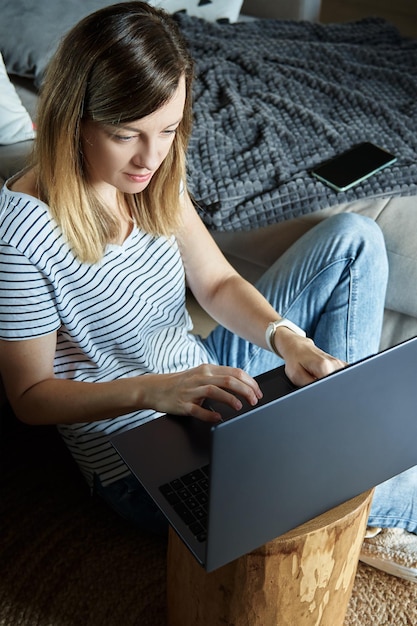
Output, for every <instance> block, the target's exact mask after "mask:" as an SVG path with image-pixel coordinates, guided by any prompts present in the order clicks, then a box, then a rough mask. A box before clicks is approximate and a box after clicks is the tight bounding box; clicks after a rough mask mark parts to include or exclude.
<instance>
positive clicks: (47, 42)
mask: <svg viewBox="0 0 417 626" xmlns="http://www.w3.org/2000/svg"><path fill="white" fill-rule="evenodd" d="M119 1H120V0H119ZM110 4H118V2H117V0H114V1H113V2H111V1H109V0H61V1H59V0H55V1H52V2H51V0H12V1H10V2H5V3H3V7H2V15H1V20H0V52H1V53H2V54H3V59H4V63H5V65H6V68H7V72H8V73H9V74H17V75H18V76H24V77H29V78H32V79H34V81H35V85H36V86H37V87H39V86H40V83H41V82H42V76H43V73H44V71H45V67H46V65H47V63H48V61H49V59H50V57H51V56H52V54H53V53H54V51H55V49H56V47H57V45H58V43H59V41H60V39H61V38H62V36H63V35H64V34H65V33H66V32H67V31H68V30H69V29H70V28H72V26H74V24H76V23H77V22H78V21H79V20H80V19H82V18H83V17H85V16H86V15H88V14H90V13H92V12H93V11H96V10H97V9H100V8H102V7H104V6H108V5H110ZM149 4H152V5H155V6H161V7H163V8H164V9H165V10H166V11H168V12H175V11H184V12H187V13H188V14H189V15H194V16H196V17H201V18H204V19H207V20H210V21H215V20H220V19H227V20H229V21H235V20H236V19H237V18H238V15H239V11H240V8H241V6H242V4H243V0H227V2H226V1H225V0H204V2H202V0H149Z"/></svg>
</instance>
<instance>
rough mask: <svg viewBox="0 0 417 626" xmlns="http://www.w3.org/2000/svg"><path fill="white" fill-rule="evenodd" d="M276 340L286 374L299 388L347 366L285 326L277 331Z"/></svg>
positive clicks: (310, 340)
mask: <svg viewBox="0 0 417 626" xmlns="http://www.w3.org/2000/svg"><path fill="white" fill-rule="evenodd" d="M274 340H275V343H276V346H277V349H278V351H279V354H280V355H281V356H282V358H283V359H284V360H285V373H286V374H287V376H288V378H289V379H290V380H291V381H292V382H293V383H294V385H297V386H298V387H303V386H304V385H307V384H308V383H311V382H313V381H314V380H317V379H318V378H323V377H324V376H327V375H328V374H331V373H332V372H335V371H337V370H340V369H343V368H344V367H346V365H347V363H345V362H344V361H341V360H340V359H337V358H335V357H333V356H331V355H330V354H327V353H326V352H323V350H321V349H320V348H318V347H317V346H316V345H315V344H314V342H313V341H312V339H308V338H306V337H301V336H300V335H296V334H295V333H294V332H293V331H292V330H290V329H289V328H286V327H285V326H281V327H280V328H278V329H277V331H276V333H275V337H274Z"/></svg>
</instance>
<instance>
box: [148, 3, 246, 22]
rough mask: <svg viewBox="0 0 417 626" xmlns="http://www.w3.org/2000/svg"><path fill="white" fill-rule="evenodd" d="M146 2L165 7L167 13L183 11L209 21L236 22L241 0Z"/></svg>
mask: <svg viewBox="0 0 417 626" xmlns="http://www.w3.org/2000/svg"><path fill="white" fill-rule="evenodd" d="M148 4H151V5H152V6H155V7H161V8H162V9H165V11H167V13H175V12H176V11H184V13H187V15H193V16H194V17H200V18H202V19H205V20H208V21H210V22H215V21H216V20H229V21H230V22H236V21H237V19H238V17H239V13H240V9H241V8H242V4H243V0H148Z"/></svg>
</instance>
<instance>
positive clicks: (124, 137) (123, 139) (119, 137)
mask: <svg viewBox="0 0 417 626" xmlns="http://www.w3.org/2000/svg"><path fill="white" fill-rule="evenodd" d="M113 137H114V138H115V139H116V141H120V142H122V143H125V142H127V141H131V140H132V139H134V136H133V135H129V136H128V135H113Z"/></svg>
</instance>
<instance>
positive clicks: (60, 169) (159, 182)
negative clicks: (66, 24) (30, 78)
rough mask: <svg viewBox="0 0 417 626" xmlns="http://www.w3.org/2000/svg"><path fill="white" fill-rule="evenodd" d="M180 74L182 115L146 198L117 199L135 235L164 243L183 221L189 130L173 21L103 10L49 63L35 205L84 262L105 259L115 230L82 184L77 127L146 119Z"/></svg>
mask: <svg viewBox="0 0 417 626" xmlns="http://www.w3.org/2000/svg"><path fill="white" fill-rule="evenodd" d="M182 76H184V78H185V85H186V101H185V107H184V116H183V119H182V121H181V123H180V125H179V126H178V129H177V132H176V134H175V138H174V141H173V144H172V146H171V148H170V151H169V153H168V155H167V157H166V159H165V160H164V161H163V163H162V164H161V166H160V167H159V169H158V171H157V172H156V173H155V174H154V176H153V177H152V179H151V181H150V183H149V185H148V186H147V187H146V189H145V190H144V191H142V192H141V193H140V194H126V196H124V195H122V197H123V198H124V200H125V201H126V202H127V203H128V206H129V208H130V211H131V214H132V217H133V219H134V220H135V221H136V223H137V224H138V225H139V227H141V228H142V229H144V230H145V231H146V232H148V233H150V234H152V235H155V236H158V235H165V236H169V235H171V234H173V233H175V231H176V230H177V229H178V227H179V225H180V223H181V219H180V215H181V206H180V195H179V190H180V186H181V184H183V185H185V184H186V171H185V169H186V160H185V154H186V149H187V144H188V140H189V136H190V133H191V124H192V110H191V100H192V97H191V90H192V80H193V62H192V59H191V57H190V55H189V52H188V49H187V46H186V44H185V42H184V40H183V38H182V35H181V34H180V31H179V29H178V27H177V25H176V23H175V21H174V20H173V19H172V18H171V17H169V16H168V15H167V14H166V13H165V12H164V11H162V10H159V9H155V8H153V7H151V6H150V5H148V4H146V3H144V2H125V3H120V4H116V5H113V6H110V7H106V8H104V9H101V10H99V11H96V12H95V13H93V14H91V15H89V16H87V17H86V18H84V19H83V20H81V21H80V22H79V23H78V24H77V25H76V26H75V27H74V28H73V29H72V30H71V31H70V32H69V33H68V34H67V35H66V37H65V38H64V39H63V41H62V43H61V45H60V46H59V48H58V50H57V52H56V54H55V55H54V57H53V59H52V61H51V62H50V64H49V67H48V70H47V72H46V76H45V80H44V83H43V86H42V90H41V94H40V101H39V108H38V117H37V126H38V133H37V140H36V142H35V148H34V154H33V165H34V166H35V167H36V172H37V184H38V193H39V197H40V199H41V200H43V201H44V202H46V203H47V204H48V206H49V208H50V211H51V215H52V217H53V218H54V219H55V221H56V222H57V223H58V225H59V226H60V227H61V229H62V231H63V233H64V236H65V237H66V239H67V241H68V243H69V245H70V246H71V248H72V250H73V252H74V254H75V255H76V256H77V257H78V258H79V259H80V260H81V261H82V262H85V263H95V262H97V261H99V260H100V259H101V258H102V256H103V254H104V251H105V247H106V245H107V244H108V243H110V242H111V241H114V240H115V238H116V237H117V235H118V232H119V223H118V222H117V220H116V219H115V218H114V217H113V216H112V215H111V213H110V211H109V210H108V209H106V207H105V206H104V205H103V203H102V202H101V201H100V199H99V197H98V196H97V195H96V194H95V192H94V190H93V188H92V187H91V185H90V184H89V182H88V179H87V176H86V172H85V166H84V161H83V156H82V149H81V122H82V121H83V120H94V121H95V122H98V123H103V124H123V123H129V122H133V121H136V120H139V119H141V118H143V117H145V116H147V115H150V114H151V113H153V112H154V111H156V110H157V109H159V108H160V107H161V106H162V105H163V104H165V103H166V102H168V101H169V100H170V98H171V97H172V96H173V95H174V93H175V91H176V90H177V88H178V84H179V81H180V78H181V77H182ZM119 193H121V192H119Z"/></svg>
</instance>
